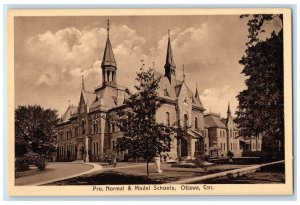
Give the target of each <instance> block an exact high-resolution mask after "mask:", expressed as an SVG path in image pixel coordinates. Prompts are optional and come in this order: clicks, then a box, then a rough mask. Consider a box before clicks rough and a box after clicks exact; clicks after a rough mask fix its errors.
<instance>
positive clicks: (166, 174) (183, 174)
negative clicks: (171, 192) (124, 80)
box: [48, 163, 249, 185]
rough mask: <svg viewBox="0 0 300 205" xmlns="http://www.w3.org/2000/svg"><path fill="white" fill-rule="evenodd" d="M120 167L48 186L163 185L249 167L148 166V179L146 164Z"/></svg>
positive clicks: (231, 165) (234, 165)
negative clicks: (158, 171)
mask: <svg viewBox="0 0 300 205" xmlns="http://www.w3.org/2000/svg"><path fill="white" fill-rule="evenodd" d="M119 166H120V167H116V168H109V169H103V170H101V171H98V172H94V173H91V174H89V175H84V176H79V177H75V178H72V179H68V180H63V181H58V182H54V183H51V184H48V185H106V184H110V185H119V184H125V185H127V184H163V183H168V182H174V181H178V180H183V179H187V178H192V177H198V176H203V175H207V174H213V173H217V172H222V171H227V170H232V169H239V168H243V167H247V166H249V165H236V164H226V165H219V164H216V165H214V166H211V167H208V168H207V170H206V171H204V170H203V169H201V168H174V167H171V164H166V163H163V164H162V170H163V173H160V174H159V173H157V172H156V171H155V166H154V164H150V166H149V168H150V177H149V179H147V177H146V164H141V163H139V164H138V165H137V164H131V165H128V166H130V167H128V166H125V164H122V165H119Z"/></svg>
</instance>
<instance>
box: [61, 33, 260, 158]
mask: <svg viewBox="0 0 300 205" xmlns="http://www.w3.org/2000/svg"><path fill="white" fill-rule="evenodd" d="M101 68H102V85H101V86H98V87H96V88H95V90H94V91H93V92H89V91H87V90H86V88H85V86H84V80H83V79H82V89H81V93H80V100H79V103H78V106H73V105H70V106H69V107H68V109H67V110H66V112H65V113H64V114H63V115H62V117H61V119H60V121H59V123H58V124H57V131H58V140H57V145H58V151H57V160H58V161H74V160H84V161H86V162H88V161H101V160H103V158H104V155H105V153H106V152H115V153H116V154H117V156H118V158H119V159H122V158H123V156H124V153H121V152H118V151H117V150H116V144H117V141H118V139H120V138H121V137H122V132H121V131H120V130H119V128H118V127H117V126H116V125H115V124H113V123H112V120H111V119H114V118H115V117H116V109H126V108H125V107H124V104H123V102H124V99H126V98H127V97H128V96H127V94H126V92H125V89H126V88H125V87H122V86H120V85H118V83H117V70H118V68H117V63H116V60H115V57H114V54H113V50H112V46H111V42H110V39H109V29H108V35H107V40H106V45H105V51H104V54H103V59H102V64H101ZM164 68H165V74H164V75H163V74H161V73H158V72H155V73H154V75H155V77H161V80H160V83H159V89H158V100H163V102H164V104H162V106H161V107H160V108H159V109H158V110H157V113H156V120H157V122H158V123H164V124H166V125H170V126H175V127H179V126H180V127H182V128H185V129H186V134H185V135H184V137H183V138H181V139H179V138H178V137H177V135H176V133H174V134H172V135H171V138H172V142H171V143H170V152H168V153H166V154H167V158H168V159H174V160H176V159H178V158H194V157H195V156H196V155H197V154H204V153H206V154H207V155H211V156H216V157H222V156H226V153H227V151H228V150H230V151H232V152H234V154H235V155H237V156H238V155H240V153H241V146H240V137H239V136H238V130H237V128H236V126H235V124H234V123H233V119H232V117H231V113H230V115H229V114H228V116H227V119H221V118H220V116H218V115H216V114H213V113H207V114H205V113H204V111H205V109H204V107H203V105H202V103H201V100H200V97H199V93H198V90H197V89H196V91H195V93H193V92H192V91H191V90H190V88H189V87H188V85H187V83H186V82H185V80H184V79H183V80H182V81H178V80H176V75H175V72H176V65H175V63H174V59H173V53H172V48H171V40H170V37H169V38H168V47H167V54H166V63H165V66H164ZM224 120H225V121H224ZM255 142H256V141H255ZM251 143H252V141H251ZM260 145H261V141H260ZM255 147H256V149H258V146H257V144H256V145H255ZM250 149H252V146H251V147H250Z"/></svg>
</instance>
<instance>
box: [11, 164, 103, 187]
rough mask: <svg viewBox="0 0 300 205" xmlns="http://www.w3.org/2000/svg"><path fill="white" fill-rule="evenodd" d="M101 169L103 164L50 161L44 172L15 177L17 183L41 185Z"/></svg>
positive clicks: (17, 184)
mask: <svg viewBox="0 0 300 205" xmlns="http://www.w3.org/2000/svg"><path fill="white" fill-rule="evenodd" d="M101 169H102V166H101V165H99V164H95V163H85V164H83V163H66V162H64V163H59V162H57V163H50V164H49V165H48V166H47V169H46V171H44V172H41V173H39V174H35V175H31V176H26V177H20V178H17V179H15V185H16V186H22V185H25V186H39V185H43V184H48V183H52V182H55V181H60V180H65V179H70V178H73V177H77V176H81V175H84V174H89V173H92V172H95V171H99V170H101Z"/></svg>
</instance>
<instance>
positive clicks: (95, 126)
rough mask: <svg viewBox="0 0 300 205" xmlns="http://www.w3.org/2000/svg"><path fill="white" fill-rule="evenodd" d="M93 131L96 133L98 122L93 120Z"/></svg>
mask: <svg viewBox="0 0 300 205" xmlns="http://www.w3.org/2000/svg"><path fill="white" fill-rule="evenodd" d="M94 133H98V123H97V121H94Z"/></svg>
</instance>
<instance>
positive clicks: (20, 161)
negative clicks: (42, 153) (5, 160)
mask: <svg viewBox="0 0 300 205" xmlns="http://www.w3.org/2000/svg"><path fill="white" fill-rule="evenodd" d="M15 167H16V170H17V171H27V170H29V161H28V160H27V158H26V157H24V156H22V157H17V158H16V160H15Z"/></svg>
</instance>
